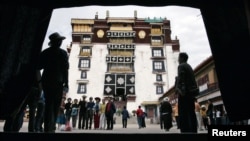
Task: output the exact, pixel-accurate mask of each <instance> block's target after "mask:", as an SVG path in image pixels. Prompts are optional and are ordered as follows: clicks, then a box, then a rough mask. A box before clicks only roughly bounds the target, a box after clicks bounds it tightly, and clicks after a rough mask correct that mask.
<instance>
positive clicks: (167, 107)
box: [160, 97, 173, 131]
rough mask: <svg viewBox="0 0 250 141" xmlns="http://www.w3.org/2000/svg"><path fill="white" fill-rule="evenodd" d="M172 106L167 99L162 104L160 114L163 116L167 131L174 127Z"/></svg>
mask: <svg viewBox="0 0 250 141" xmlns="http://www.w3.org/2000/svg"><path fill="white" fill-rule="evenodd" d="M172 112H173V111H172V106H171V104H170V103H169V98H168V97H165V98H164V99H163V102H162V106H161V109H160V113H161V115H162V120H163V127H164V130H165V131H169V129H170V128H172V127H173V124H172Z"/></svg>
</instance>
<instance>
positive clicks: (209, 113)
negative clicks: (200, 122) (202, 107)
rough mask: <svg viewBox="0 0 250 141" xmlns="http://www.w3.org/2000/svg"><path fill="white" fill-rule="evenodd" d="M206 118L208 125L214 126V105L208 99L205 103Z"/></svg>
mask: <svg viewBox="0 0 250 141" xmlns="http://www.w3.org/2000/svg"><path fill="white" fill-rule="evenodd" d="M207 105H208V106H207V116H208V118H209V121H210V123H209V125H214V124H215V120H214V105H213V103H212V102H211V100H210V99H209V100H208V101H207Z"/></svg>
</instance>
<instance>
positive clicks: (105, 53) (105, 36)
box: [67, 11, 180, 119]
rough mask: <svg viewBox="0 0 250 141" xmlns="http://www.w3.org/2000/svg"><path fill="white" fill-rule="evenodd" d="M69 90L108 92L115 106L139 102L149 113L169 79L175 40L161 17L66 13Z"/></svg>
mask: <svg viewBox="0 0 250 141" xmlns="http://www.w3.org/2000/svg"><path fill="white" fill-rule="evenodd" d="M71 25H72V43H71V45H70V46H69V47H67V51H68V53H69V63H70V70H69V86H70V89H69V93H68V94H67V97H71V98H72V99H75V98H77V99H81V98H82V96H83V95H86V96H87V100H88V98H89V97H93V98H95V97H100V98H101V99H103V98H104V99H105V98H107V97H113V98H114V102H115V104H116V107H117V109H122V108H123V105H126V106H127V109H128V111H129V112H130V113H132V111H133V110H136V109H137V108H138V106H139V105H141V106H142V109H143V110H144V111H146V112H147V114H148V117H149V118H152V119H154V118H155V117H158V114H159V104H160V103H159V101H158V99H159V97H161V96H162V95H163V94H164V93H165V92H166V91H168V90H169V88H170V87H172V86H173V85H174V82H175V76H176V75H177V66H178V55H179V51H180V45H179V40H178V39H177V38H176V39H174V40H172V39H171V29H170V27H171V26H170V21H169V20H167V19H166V18H153V19H150V18H146V19H145V18H137V11H134V17H109V11H107V13H106V18H105V19H99V18H98V14H96V15H95V17H94V19H76V18H72V19H71Z"/></svg>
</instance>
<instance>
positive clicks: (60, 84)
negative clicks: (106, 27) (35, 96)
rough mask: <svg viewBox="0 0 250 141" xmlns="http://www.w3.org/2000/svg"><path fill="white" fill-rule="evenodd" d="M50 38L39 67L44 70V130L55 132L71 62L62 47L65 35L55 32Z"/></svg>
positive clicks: (41, 55)
mask: <svg viewBox="0 0 250 141" xmlns="http://www.w3.org/2000/svg"><path fill="white" fill-rule="evenodd" d="M49 39H50V42H49V46H50V47H49V48H47V49H45V50H44V51H42V53H41V54H40V58H39V63H38V69H39V70H43V74H42V79H41V82H42V87H43V91H44V96H45V113H44V132H55V126H56V117H57V113H58V110H59V107H60V103H61V100H62V94H63V90H66V91H67V89H68V69H69V63H68V54H67V52H66V51H65V50H63V49H61V48H60V46H61V44H62V41H63V40H64V39H65V37H63V36H61V35H60V34H59V33H57V32H55V33H53V34H51V35H50V36H49ZM64 88H65V89H64Z"/></svg>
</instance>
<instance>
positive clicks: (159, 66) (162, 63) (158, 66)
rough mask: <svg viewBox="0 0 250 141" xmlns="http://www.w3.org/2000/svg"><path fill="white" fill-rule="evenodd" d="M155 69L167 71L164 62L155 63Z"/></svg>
mask: <svg viewBox="0 0 250 141" xmlns="http://www.w3.org/2000/svg"><path fill="white" fill-rule="evenodd" d="M153 69H154V71H159V72H163V71H165V67H164V61H153Z"/></svg>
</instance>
